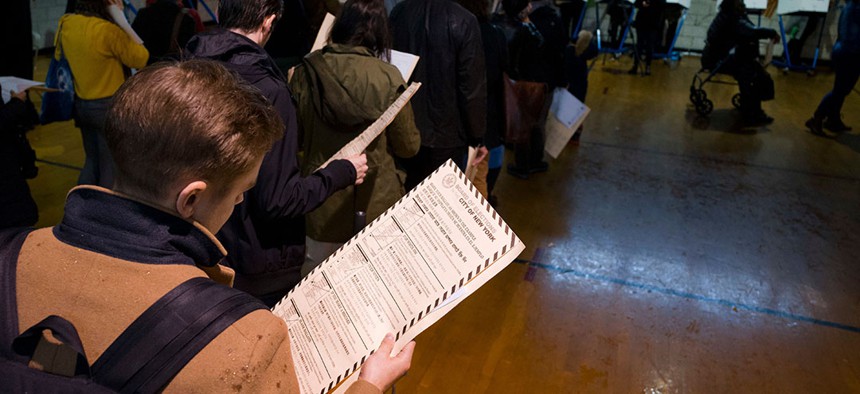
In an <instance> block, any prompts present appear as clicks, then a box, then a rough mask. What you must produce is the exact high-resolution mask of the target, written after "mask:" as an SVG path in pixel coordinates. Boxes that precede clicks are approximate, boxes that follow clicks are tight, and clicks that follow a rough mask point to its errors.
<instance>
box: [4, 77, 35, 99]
mask: <svg viewBox="0 0 860 394" xmlns="http://www.w3.org/2000/svg"><path fill="white" fill-rule="evenodd" d="M44 84H45V83H44V82H36V81H31V80H29V79H23V78H18V77H0V88H2V95H3V102H4V103H8V102H9V100H11V99H12V92H16V93H17V92H21V91H24V90H27V89H30V88H32V87H34V86H42V85H44Z"/></svg>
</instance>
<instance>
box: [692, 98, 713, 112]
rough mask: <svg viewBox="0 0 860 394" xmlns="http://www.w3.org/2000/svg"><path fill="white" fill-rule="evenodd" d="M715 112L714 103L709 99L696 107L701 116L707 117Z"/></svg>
mask: <svg viewBox="0 0 860 394" xmlns="http://www.w3.org/2000/svg"><path fill="white" fill-rule="evenodd" d="M713 111H714V102H713V101H711V100H708V99H703V100H702V101H701V102H699V103H698V104H697V105H696V112H697V113H698V114H699V115H702V116H707V115H710V113H711V112H713Z"/></svg>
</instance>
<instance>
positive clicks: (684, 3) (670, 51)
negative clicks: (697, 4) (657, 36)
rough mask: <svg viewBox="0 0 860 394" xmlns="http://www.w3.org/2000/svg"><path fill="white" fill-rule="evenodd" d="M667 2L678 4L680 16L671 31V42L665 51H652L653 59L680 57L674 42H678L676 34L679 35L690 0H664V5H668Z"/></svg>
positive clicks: (675, 58)
mask: <svg viewBox="0 0 860 394" xmlns="http://www.w3.org/2000/svg"><path fill="white" fill-rule="evenodd" d="M669 4H675V5H677V6H680V7H681V16H680V17H679V18H678V26H677V27H676V28H675V31H674V32H672V34H673V35H672V42H671V43H670V44H669V47H668V48H667V49H666V52H665V53H659V52H657V53H654V58H655V59H669V60H677V59H679V58H680V57H681V55H680V54H679V53H678V52H676V51H675V43H676V42H678V36H680V35H681V29H683V28H684V21H686V20H687V10H689V9H690V0H666V5H667V6H669Z"/></svg>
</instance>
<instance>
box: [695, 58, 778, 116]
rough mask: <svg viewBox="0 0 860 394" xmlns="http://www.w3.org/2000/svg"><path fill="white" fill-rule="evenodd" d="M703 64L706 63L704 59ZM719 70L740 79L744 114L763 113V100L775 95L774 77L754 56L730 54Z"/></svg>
mask: <svg viewBox="0 0 860 394" xmlns="http://www.w3.org/2000/svg"><path fill="white" fill-rule="evenodd" d="M702 64H705V62H704V60H703V63H702ZM712 67H715V66H712ZM719 72H720V74H728V75H731V76H733V77H734V78H735V80H737V81H738V89H739V90H740V92H741V108H740V110H741V113H743V114H744V115H757V114H759V113H761V102H762V101H766V100H771V99H773V97H774V91H773V89H774V87H773V79H771V78H770V74H768V73H767V71H765V69H764V67H762V66H761V64H760V63H759V62H758V61H757V60H756V59H754V58H747V57H743V56H740V57H739V56H737V55H736V54H732V55H729V57H728V58H726V61H725V62H724V63H723V65H722V66H721V67H720V70H719Z"/></svg>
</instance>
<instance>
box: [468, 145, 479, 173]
mask: <svg viewBox="0 0 860 394" xmlns="http://www.w3.org/2000/svg"><path fill="white" fill-rule="evenodd" d="M477 157H478V150H477V149H475V148H474V147H472V146H470V147H469V153H467V154H466V179H468V180H469V182H472V181H474V180H475V176H476V175H478V167H477V166H475V159H476V158H477Z"/></svg>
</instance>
